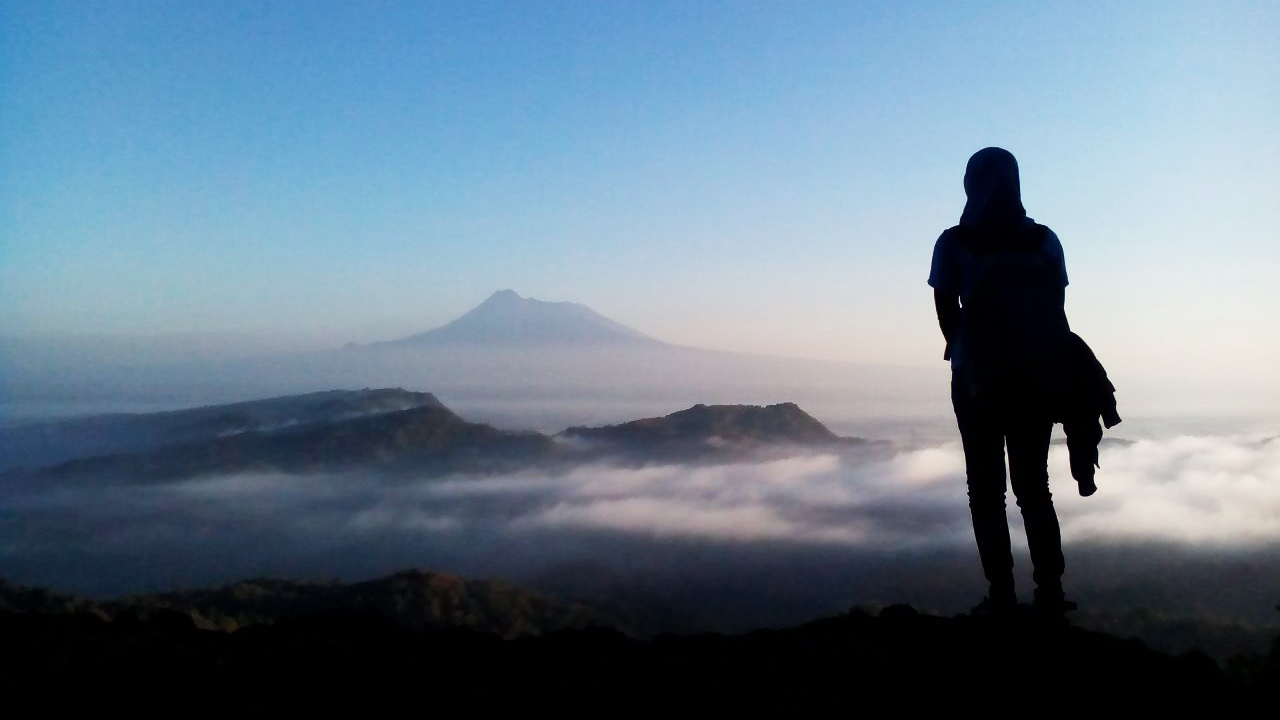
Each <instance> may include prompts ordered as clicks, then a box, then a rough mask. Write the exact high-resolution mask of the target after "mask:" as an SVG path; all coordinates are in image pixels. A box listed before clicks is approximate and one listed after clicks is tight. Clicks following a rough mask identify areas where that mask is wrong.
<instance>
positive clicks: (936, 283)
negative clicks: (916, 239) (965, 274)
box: [929, 226, 963, 292]
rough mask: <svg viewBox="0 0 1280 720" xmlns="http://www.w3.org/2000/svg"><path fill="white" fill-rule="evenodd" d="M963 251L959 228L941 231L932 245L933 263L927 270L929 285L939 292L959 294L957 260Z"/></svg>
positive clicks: (959, 261) (958, 260)
mask: <svg viewBox="0 0 1280 720" xmlns="http://www.w3.org/2000/svg"><path fill="white" fill-rule="evenodd" d="M962 249H963V240H962V237H961V231H960V228H959V227H958V226H957V227H951V228H947V229H946V230H943V231H942V234H941V235H939V236H938V239H937V240H936V241H934V243H933V262H932V263H931V265H930V268H929V285H930V286H932V287H934V288H937V289H939V290H946V291H950V292H959V283H960V277H959V276H960V275H961V270H960V268H959V267H958V266H959V265H960V264H961V260H960V258H959V255H960V251H961V250H962Z"/></svg>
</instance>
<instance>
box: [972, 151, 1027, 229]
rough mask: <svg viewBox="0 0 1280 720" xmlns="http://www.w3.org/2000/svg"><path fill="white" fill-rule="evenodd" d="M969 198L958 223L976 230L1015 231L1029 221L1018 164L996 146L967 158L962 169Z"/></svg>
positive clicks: (1011, 154)
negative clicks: (1019, 181) (966, 163)
mask: <svg viewBox="0 0 1280 720" xmlns="http://www.w3.org/2000/svg"><path fill="white" fill-rule="evenodd" d="M964 194H965V196H966V197H967V198H968V200H967V201H966V202H965V205H964V213H963V214H962V215H961V216H960V224H961V225H963V226H965V227H968V228H972V229H975V230H984V231H988V232H990V231H996V232H999V231H1001V230H1005V231H1007V230H1016V229H1021V228H1023V227H1025V226H1026V225H1027V224H1028V223H1029V222H1030V221H1029V220H1028V218H1027V211H1026V210H1024V209H1023V207H1022V190H1021V187H1020V185H1019V183H1018V161H1017V160H1016V159H1014V157H1013V153H1010V152H1009V151H1008V150H1005V149H1003V148H998V147H989V148H983V149H981V150H979V151H978V152H976V153H974V154H973V157H970V158H969V164H968V165H967V166H966V167H965V170H964Z"/></svg>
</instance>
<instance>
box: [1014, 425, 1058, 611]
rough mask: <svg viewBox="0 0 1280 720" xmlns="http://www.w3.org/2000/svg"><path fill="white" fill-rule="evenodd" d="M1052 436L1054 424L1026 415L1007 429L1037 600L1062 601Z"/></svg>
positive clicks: (1015, 491) (1015, 495) (1015, 488)
mask: <svg viewBox="0 0 1280 720" xmlns="http://www.w3.org/2000/svg"><path fill="white" fill-rule="evenodd" d="M1052 432H1053V423H1051V422H1049V421H1048V420H1039V419H1034V418H1028V417H1027V416H1025V415H1023V416H1022V419H1020V420H1017V421H1015V422H1013V423H1011V424H1010V426H1009V427H1008V428H1007V436H1008V439H1009V477H1010V483H1011V484H1012V485H1013V494H1014V497H1016V498H1017V501H1018V507H1019V508H1021V509H1022V520H1023V523H1024V524H1025V525H1026V528H1027V547H1028V548H1029V549H1030V550H1031V564H1032V566H1033V567H1034V571H1033V577H1034V578H1035V581H1036V597H1037V598H1038V599H1039V598H1041V597H1042V596H1043V597H1045V598H1046V599H1053V598H1056V599H1058V600H1060V599H1061V597H1062V573H1063V570H1064V569H1065V567H1066V563H1065V561H1064V560H1063V557H1062V535H1061V533H1060V531H1059V529H1058V513H1057V511H1056V510H1055V509H1054V507H1053V496H1052V494H1051V493H1050V492H1049V472H1048V458H1049V438H1050V435H1051V434H1052Z"/></svg>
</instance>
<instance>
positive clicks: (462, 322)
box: [389, 289, 658, 346]
mask: <svg viewBox="0 0 1280 720" xmlns="http://www.w3.org/2000/svg"><path fill="white" fill-rule="evenodd" d="M657 342H658V341H656V340H654V339H652V338H650V337H649V336H647V335H645V334H644V333H641V332H639V331H637V330H633V329H631V328H629V327H627V326H626V325H623V324H621V323H618V322H614V321H613V320H610V319H609V318H607V317H605V316H603V315H601V314H600V313H597V312H596V311H594V310H592V309H591V308H589V307H587V306H586V305H580V304H578V303H573V302H550V301H546V300H536V299H534V298H529V297H522V296H521V295H520V294H519V293H517V292H516V291H515V290H511V289H505V290H499V291H497V292H495V293H493V294H492V295H490V296H489V297H488V299H486V300H485V301H484V302H482V303H480V304H479V305H477V306H476V307H474V308H472V309H471V310H469V311H468V312H466V313H465V314H463V315H462V316H460V317H459V318H457V319H456V320H454V321H452V322H450V323H448V324H445V325H442V326H441V327H438V328H436V329H434V330H428V331H426V332H423V333H418V334H417V335H411V336H409V337H407V338H403V339H401V340H395V341H392V342H391V343H389V344H392V345H501V346H511V345H529V346H556V345H573V346H582V345H635V344H638V343H657Z"/></svg>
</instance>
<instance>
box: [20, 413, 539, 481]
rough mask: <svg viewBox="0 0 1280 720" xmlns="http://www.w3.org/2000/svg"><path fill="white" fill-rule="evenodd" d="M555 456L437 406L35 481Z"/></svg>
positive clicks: (505, 462) (47, 473) (185, 446)
mask: <svg viewBox="0 0 1280 720" xmlns="http://www.w3.org/2000/svg"><path fill="white" fill-rule="evenodd" d="M551 449H552V442H551V440H550V439H549V438H547V437H546V436H544V435H540V434H538V433H532V432H506V431H502V430H498V429H496V428H494V427H491V426H489V425H482V424H479V423H470V422H467V421H465V420H463V419H462V418H460V417H458V416H457V415H455V414H454V413H453V412H452V411H451V410H449V409H448V408H446V407H444V406H443V405H441V404H439V403H438V402H435V403H433V404H428V405H423V406H421V407H415V408H412V409H409V410H399V411H395V412H385V413H381V414H377V415H368V416H363V417H356V418H351V419H347V420H341V421H337V422H332V423H322V424H310V425H301V426H296V427H286V428H282V429H273V430H264V431H248V432H243V433H238V434H234V435H228V436H224V437H216V438H212V439H208V440H201V441H194V442H188V443H179V444H175V445H169V446H165V447H163V448H160V449H158V450H155V451H151V452H146V453H135V454H119V455H109V456H104V457H94V458H83V459H78V460H72V461H69V462H66V463H62V464H60V465H56V466H53V467H51V468H48V469H45V470H42V471H40V472H38V473H37V477H39V478H41V479H44V480H52V479H69V478H94V479H96V478H102V477H106V478H115V479H121V480H128V481H135V482H154V481H162V480H172V479H177V478H185V477H194V476H198V475H206V474H213V473H231V472H249V471H261V472H271V471H279V472H290V473H306V472H326V471H343V470H352V469H357V468H379V469H383V470H389V471H406V472H408V471H412V472H418V473H425V474H437V473H445V472H462V471H470V472H482V471H491V470H498V469H503V468H506V467H510V466H512V465H521V464H525V463H528V462H530V461H532V460H535V459H537V458H540V457H542V456H543V455H544V454H546V453H548V452H550V451H551Z"/></svg>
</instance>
